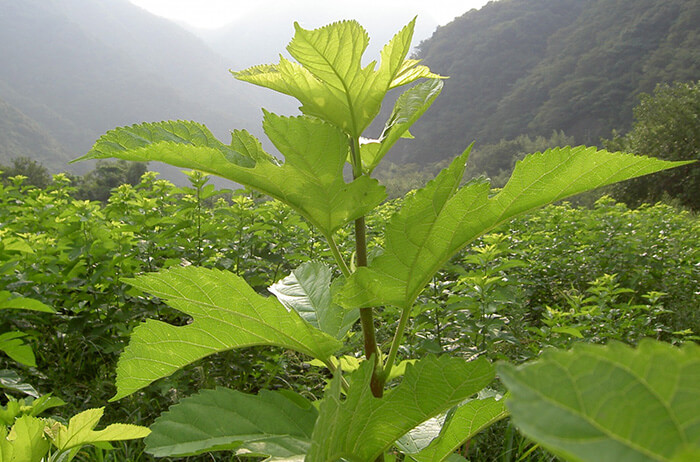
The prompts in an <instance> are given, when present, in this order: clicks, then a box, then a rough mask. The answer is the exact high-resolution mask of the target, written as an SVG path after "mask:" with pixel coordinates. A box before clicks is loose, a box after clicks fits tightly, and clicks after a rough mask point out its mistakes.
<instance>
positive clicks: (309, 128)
mask: <svg viewBox="0 0 700 462" xmlns="http://www.w3.org/2000/svg"><path fill="white" fill-rule="evenodd" d="M264 128H265V131H266V133H267V134H268V136H269V137H270V139H271V140H272V142H273V143H275V145H276V146H277V147H278V149H280V151H281V152H282V154H284V155H285V159H286V162H285V163H284V164H283V165H279V162H278V161H277V159H275V158H274V157H273V156H271V155H270V154H268V153H266V152H265V151H264V150H263V149H262V145H261V144H260V142H259V141H258V140H257V139H255V137H253V136H252V135H250V134H249V133H247V132H245V131H235V132H234V133H233V137H232V142H231V145H229V146H227V145H224V144H223V143H221V142H220V141H218V140H216V138H214V136H213V135H212V134H211V132H209V130H207V128H206V127H204V126H203V125H200V124H196V123H194V122H181V121H179V122H159V123H150V124H141V125H134V126H131V127H121V128H117V129H115V130H111V131H109V132H107V133H106V134H105V135H103V136H102V137H100V139H99V140H98V141H97V143H96V144H95V146H94V147H93V148H92V149H91V150H90V152H88V153H87V154H86V155H85V156H83V157H82V158H80V159H79V160H83V159H103V158H108V157H117V158H120V159H125V160H133V161H160V162H165V163H168V164H170V165H174V166H176V167H182V168H191V169H195V170H200V171H202V172H206V173H210V174H213V175H218V176H221V177H223V178H228V179H230V180H232V181H235V182H237V183H240V184H244V185H246V186H250V187H252V188H254V189H257V190H259V191H261V192H263V193H265V194H268V195H270V196H272V197H274V198H275V199H278V200H280V201H282V202H284V203H286V204H288V205H289V206H290V207H292V208H293V209H295V210H296V211H298V212H299V213H300V214H301V215H303V216H304V217H306V218H307V219H308V220H309V221H310V222H311V223H313V224H314V225H315V226H317V227H318V228H319V230H320V231H321V232H322V233H323V234H324V235H326V236H328V235H330V234H332V233H333V232H334V231H335V230H336V229H338V228H340V227H341V226H343V225H344V224H345V223H348V222H350V221H352V220H354V219H355V218H357V217H359V216H362V215H364V214H366V213H367V212H368V211H369V210H371V209H372V208H373V207H375V206H376V205H377V204H378V203H380V202H381V201H382V200H383V199H384V197H385V192H384V188H383V187H382V186H380V185H379V183H378V182H377V181H376V180H372V179H370V178H360V179H358V180H356V181H353V182H351V183H349V184H346V183H345V182H344V181H343V176H342V169H343V165H344V163H345V159H346V158H347V152H348V143H347V137H346V136H345V135H344V134H343V133H342V132H340V131H339V130H338V129H337V128H335V127H333V126H332V125H330V124H327V123H323V122H321V121H320V120H317V119H312V118H308V117H289V118H288V117H279V116H275V115H273V114H269V113H266V115H265V120H264Z"/></svg>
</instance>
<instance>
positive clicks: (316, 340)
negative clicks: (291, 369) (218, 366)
mask: <svg viewBox="0 0 700 462" xmlns="http://www.w3.org/2000/svg"><path fill="white" fill-rule="evenodd" d="M128 282H129V283H130V284H132V285H133V286H134V287H137V288H139V289H141V290H143V291H145V292H149V293H151V294H153V295H155V296H157V297H159V298H161V299H163V300H165V301H167V302H168V304H169V305H170V306H172V307H173V308H175V309H177V310H180V311H182V312H183V313H186V314H188V315H190V316H192V318H193V321H192V323H191V324H188V325H186V326H182V327H177V326H173V325H170V324H167V323H164V322H161V321H156V320H153V319H149V320H147V321H146V322H145V323H144V324H141V325H140V326H138V327H137V328H136V329H134V332H133V333H132V335H131V341H130V342H129V345H128V346H127V348H126V349H125V350H124V353H122V355H121V356H120V358H119V363H118V365H117V394H116V396H115V397H114V398H112V400H117V399H120V398H122V397H124V396H126V395H129V394H131V393H133V392H134V391H136V390H138V389H140V388H143V387H145V386H146V385H148V384H150V383H151V382H153V381H154V380H156V379H159V378H162V377H167V376H168V375H170V374H172V373H173V372H175V371H176V370H178V369H180V368H182V367H184V366H186V365H188V364H190V363H192V362H194V361H196V360H198V359H201V358H203V357H205V356H208V355H211V354H214V353H218V352H220V351H225V350H230V349H232V348H241V347H246V346H253V345H277V346H281V347H284V348H289V349H293V350H296V351H299V352H301V353H304V354H307V355H309V356H313V357H315V358H319V359H322V360H327V359H328V358H329V357H330V355H331V354H333V353H334V352H335V351H336V350H337V349H338V348H340V346H341V345H342V344H341V343H340V342H339V341H338V340H336V339H334V338H333V337H331V336H329V335H328V334H325V333H323V332H321V331H320V330H318V329H316V328H314V327H313V326H311V325H310V324H309V323H307V322H306V321H304V320H303V319H302V318H301V316H299V314H298V313H297V312H296V311H293V310H291V311H290V310H288V309H287V308H285V307H284V306H283V305H282V304H280V303H279V302H278V301H277V300H276V299H275V298H274V297H262V296H260V295H258V294H257V293H255V291H254V290H253V289H252V288H251V287H250V286H249V285H248V284H246V283H245V281H244V280H243V279H241V278H240V277H238V276H236V275H235V274H233V273H230V272H226V271H219V270H212V269H205V268H198V267H192V266H190V267H186V268H172V269H169V270H166V271H162V272H160V273H152V274H146V275H143V276H140V277H138V278H136V279H130V280H128Z"/></svg>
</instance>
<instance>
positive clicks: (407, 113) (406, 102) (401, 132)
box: [360, 79, 442, 173]
mask: <svg viewBox="0 0 700 462" xmlns="http://www.w3.org/2000/svg"><path fill="white" fill-rule="evenodd" d="M440 91H442V82H441V81H440V80H436V79H432V80H428V81H427V82H421V83H419V84H418V85H416V86H414V87H412V88H410V89H408V90H406V91H405V92H403V93H402V94H401V96H399V98H398V99H397V100H396V103H395V104H394V110H393V112H392V113H391V116H389V120H387V122H386V124H385V125H384V130H383V131H382V134H381V135H380V137H379V140H377V143H372V142H369V143H365V144H363V145H362V146H361V149H360V152H361V154H362V168H363V170H364V171H365V172H366V173H371V172H372V171H373V170H374V168H375V167H376V166H377V165H379V162H380V161H381V160H382V159H383V158H384V156H385V155H386V153H387V152H389V149H391V147H392V146H394V144H395V143H396V142H397V141H398V140H399V139H401V138H403V137H405V136H406V135H410V133H409V132H408V129H409V128H410V127H411V126H412V125H413V124H414V123H415V122H416V121H417V120H418V119H419V118H420V117H421V116H422V115H423V114H424V113H425V111H427V110H428V108H429V107H430V106H431V105H432V104H433V101H435V98H437V97H438V95H439V94H440Z"/></svg>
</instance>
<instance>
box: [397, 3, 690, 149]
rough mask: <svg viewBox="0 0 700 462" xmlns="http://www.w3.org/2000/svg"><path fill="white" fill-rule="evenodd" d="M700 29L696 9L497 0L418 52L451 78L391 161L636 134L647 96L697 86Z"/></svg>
mask: <svg viewBox="0 0 700 462" xmlns="http://www.w3.org/2000/svg"><path fill="white" fill-rule="evenodd" d="M698 24H700V3H698V2H697V1H694V0H664V1H658V0H501V1H498V2H491V3H489V4H487V5H486V6H485V7H483V8H482V9H481V10H478V11H470V12H468V13H467V14H465V15H463V16H462V17H460V18H458V19H456V20H455V21H453V22H452V23H450V24H448V25H447V26H445V27H442V28H439V29H438V30H437V31H436V32H435V34H434V35H433V36H432V37H431V38H430V39H428V40H426V41H424V42H423V43H421V44H420V47H419V51H418V57H420V58H422V59H423V60H424V62H425V63H426V64H427V65H428V66H430V68H431V69H436V70H439V72H440V73H442V74H445V75H449V76H450V79H449V80H447V81H446V82H445V90H444V92H443V94H442V95H441V97H440V98H438V100H437V101H436V102H435V104H434V106H433V107H432V108H431V110H430V111H429V112H428V114H426V116H425V117H424V119H423V120H422V121H421V124H420V126H417V127H415V129H414V134H415V135H416V138H417V139H416V140H414V141H411V142H405V143H403V144H402V145H401V146H399V147H397V149H396V150H395V151H394V153H393V160H394V161H398V162H419V163H426V162H434V161H438V160H441V159H445V158H451V157H453V156H454V155H456V154H457V153H459V152H461V151H462V150H463V149H464V147H465V146H466V145H467V144H468V143H470V142H471V141H474V140H476V141H477V149H478V147H479V145H483V144H491V143H497V142H498V141H499V140H501V139H514V138H516V137H518V136H520V135H529V136H546V137H547V136H550V135H552V133H553V131H563V132H564V133H565V134H566V135H568V136H573V137H574V140H575V142H576V143H585V144H599V142H600V138H601V137H609V136H610V134H611V131H612V130H613V129H618V130H622V131H625V130H627V129H629V127H630V125H631V122H632V108H633V107H634V106H635V105H636V104H637V103H638V101H639V100H638V97H639V94H640V93H642V92H644V93H650V92H651V91H653V89H654V87H655V85H656V84H657V83H660V82H672V81H691V80H697V79H698V78H700V32H699V31H698V27H697V25H698ZM455 133H457V134H459V136H455V135H454V134H455Z"/></svg>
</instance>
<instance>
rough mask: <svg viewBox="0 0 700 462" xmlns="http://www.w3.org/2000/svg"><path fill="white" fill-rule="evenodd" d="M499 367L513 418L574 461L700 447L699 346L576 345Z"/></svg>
mask: <svg viewBox="0 0 700 462" xmlns="http://www.w3.org/2000/svg"><path fill="white" fill-rule="evenodd" d="M498 373H499V375H500V377H501V380H502V381H503V383H504V384H505V385H506V386H507V387H508V389H509V390H510V393H511V395H512V396H511V397H510V398H509V399H508V400H507V402H506V404H507V406H508V409H509V410H510V412H511V414H512V416H513V421H514V422H515V423H516V425H517V426H518V427H519V429H520V430H521V431H522V432H523V433H524V434H525V435H526V436H528V437H530V438H532V439H533V440H535V441H537V442H539V443H541V444H542V445H543V446H545V447H546V448H548V449H549V450H551V451H553V452H555V453H556V454H558V455H561V456H562V457H564V458H566V459H567V460H571V461H595V462H607V461H610V462H613V461H614V462H624V461H630V462H631V461H635V462H642V461H680V460H691V459H687V458H684V457H687V455H688V454H695V455H697V454H698V453H700V419H698V416H700V347H698V345H694V344H686V345H684V346H683V348H676V347H673V346H671V345H668V344H665V343H660V342H655V341H652V340H645V341H642V342H641V343H640V344H639V347H638V348H636V349H634V348H631V347H629V346H626V345H623V344H621V343H611V344H609V345H606V346H600V345H586V344H577V345H576V346H575V347H574V348H573V349H572V350H571V351H558V350H549V351H546V352H545V353H544V354H543V355H542V356H541V357H540V359H538V360H536V361H533V362H530V363H526V364H524V365H522V366H519V367H516V366H513V365H510V364H500V365H499V368H498Z"/></svg>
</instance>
